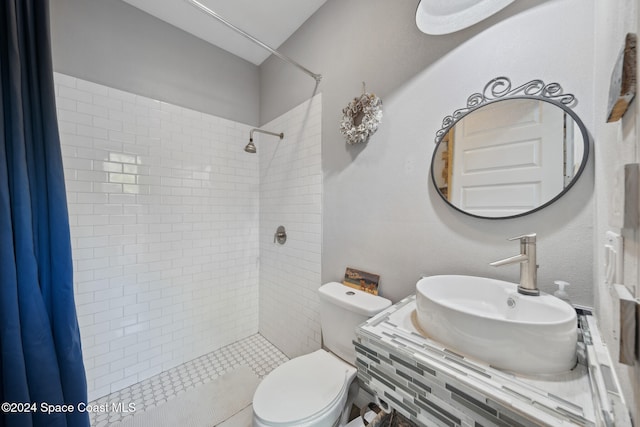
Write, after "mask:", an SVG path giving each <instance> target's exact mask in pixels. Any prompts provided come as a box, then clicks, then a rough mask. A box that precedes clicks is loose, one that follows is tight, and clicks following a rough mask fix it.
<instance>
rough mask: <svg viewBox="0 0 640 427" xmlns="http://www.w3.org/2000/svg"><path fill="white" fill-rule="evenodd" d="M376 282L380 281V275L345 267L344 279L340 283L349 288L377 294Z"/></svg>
mask: <svg viewBox="0 0 640 427" xmlns="http://www.w3.org/2000/svg"><path fill="white" fill-rule="evenodd" d="M378 283H380V275H378V274H372V273H367V272H366V271H361V270H356V269H355V268H351V267H347V270H346V271H345V273H344V281H343V282H342V284H344V285H346V286H349V287H350V288H354V289H358V290H361V291H363V292H367V293H370V294H373V295H378Z"/></svg>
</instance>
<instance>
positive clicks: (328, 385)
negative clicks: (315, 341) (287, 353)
mask: <svg viewBox="0 0 640 427" xmlns="http://www.w3.org/2000/svg"><path fill="white" fill-rule="evenodd" d="M356 372H357V371H356V369H355V368H354V367H353V366H351V365H349V364H347V363H345V362H343V361H342V360H340V359H338V358H337V357H336V356H333V355H331V354H330V353H328V352H326V351H325V350H318V351H315V352H313V353H310V354H307V355H304V356H300V357H296V358H295V359H291V360H290V361H288V362H286V363H284V364H282V365H280V366H279V367H277V368H276V369H274V370H273V371H272V372H271V373H270V374H269V375H267V376H266V377H265V378H264V380H262V382H261V383H260V385H259V386H258V388H257V390H256V392H255V394H254V396H253V411H254V413H255V415H256V416H258V417H259V418H260V419H262V420H263V421H265V422H266V423H271V424H285V425H286V424H292V423H295V422H296V421H300V420H303V419H305V418H309V417H312V416H314V415H316V414H318V413H321V412H323V411H324V410H325V409H326V408H327V407H331V406H332V405H334V404H335V403H336V401H337V400H339V399H340V398H341V397H342V395H343V394H344V393H345V389H348V387H349V384H350V383H351V380H352V379H353V377H354V376H355V374H356Z"/></svg>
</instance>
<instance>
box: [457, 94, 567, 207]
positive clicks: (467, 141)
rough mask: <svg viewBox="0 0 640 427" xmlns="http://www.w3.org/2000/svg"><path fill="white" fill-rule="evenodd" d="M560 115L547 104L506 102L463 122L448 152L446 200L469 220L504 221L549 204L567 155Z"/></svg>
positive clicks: (562, 115) (559, 185) (559, 186)
mask: <svg viewBox="0 0 640 427" xmlns="http://www.w3.org/2000/svg"><path fill="white" fill-rule="evenodd" d="M565 116H566V114H565V112H564V111H563V110H562V109H560V108H557V107H556V106H554V105H552V104H550V103H548V102H542V101H532V100H531V99H512V100H510V101H509V102H496V103H493V104H490V105H487V106H485V107H483V108H481V109H479V110H476V111H475V112H474V113H473V114H470V115H468V116H466V117H464V118H463V119H462V120H460V121H459V122H458V123H457V124H456V126H455V131H454V132H453V135H452V137H453V138H452V139H453V141H452V142H450V147H449V149H450V151H449V152H450V154H452V157H453V159H455V161H452V162H451V166H452V167H451V178H450V182H449V201H450V202H451V203H453V204H454V205H455V206H457V207H459V208H460V209H462V210H463V211H465V212H468V213H470V214H472V215H478V216H486V217H504V216H513V215H518V214H521V213H523V212H527V211H530V210H532V209H535V208H537V207H538V206H540V205H542V204H544V203H546V202H547V201H549V200H551V199H553V198H554V197H555V196H556V195H558V194H559V193H561V192H562V191H563V188H564V186H565V183H564V179H565V177H564V175H565V168H564V162H565V150H566V149H567V148H569V152H571V151H572V148H570V147H566V146H565ZM572 126H573V125H572ZM451 145H452V147H451Z"/></svg>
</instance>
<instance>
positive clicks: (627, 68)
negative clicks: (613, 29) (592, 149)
mask: <svg viewBox="0 0 640 427" xmlns="http://www.w3.org/2000/svg"><path fill="white" fill-rule="evenodd" d="M636 44H637V36H636V34H633V33H629V34H627V37H626V38H625V43H624V48H623V49H622V52H620V55H619V56H618V60H617V61H616V64H615V66H614V67H613V72H612V73H611V86H610V87H609V103H608V108H607V111H608V113H609V114H608V117H607V123H611V122H615V121H618V120H620V118H621V117H622V116H624V114H625V113H626V111H627V109H628V108H629V104H631V101H633V98H634V97H635V96H636V72H637V71H636V68H637V66H636Z"/></svg>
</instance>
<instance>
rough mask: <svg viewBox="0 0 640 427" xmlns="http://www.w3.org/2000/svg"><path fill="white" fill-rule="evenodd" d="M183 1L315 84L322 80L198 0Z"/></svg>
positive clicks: (319, 76)
mask: <svg viewBox="0 0 640 427" xmlns="http://www.w3.org/2000/svg"><path fill="white" fill-rule="evenodd" d="M185 1H187V2H188V3H191V5H193V6H195V7H197V8H198V9H200V10H201V11H202V12H204V13H206V14H207V15H209V16H211V17H213V18H215V19H217V20H218V21H220V22H222V23H223V24H224V25H226V26H227V27H229V28H231V29H232V30H234V31H235V32H237V33H238V34H240V35H242V36H244V37H246V38H247V39H249V40H251V41H252V42H254V43H255V44H257V45H258V46H260V47H262V48H263V49H266V50H268V51H269V52H271V53H272V54H274V55H275V56H277V57H278V58H280V59H282V60H283V61H286V62H288V63H289V64H291V65H294V66H296V67H298V68H299V69H300V70H302V71H303V72H304V73H305V74H308V75H310V76H311V77H313V78H314V79H315V80H316V84H317V83H320V80H322V75H321V74H316V73H314V72H312V71H311V70H309V69H308V68H305V67H303V66H302V65H300V64H298V63H297V62H296V61H294V60H293V59H291V58H289V57H288V56H286V55H285V54H283V53H280V52H278V51H277V50H275V49H274V48H272V47H270V46H268V45H266V44H265V43H263V42H261V41H260V40H258V39H257V38H255V37H253V36H252V35H251V34H248V33H246V32H245V31H243V30H241V29H240V28H238V27H236V26H235V25H233V24H232V23H231V22H229V21H227V20H226V19H224V18H223V17H222V16H220V15H218V14H217V13H216V12H214V11H213V10H211V9H209V8H208V7H207V6H205V5H203V4H202V3H200V2H199V1H198V0H185Z"/></svg>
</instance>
